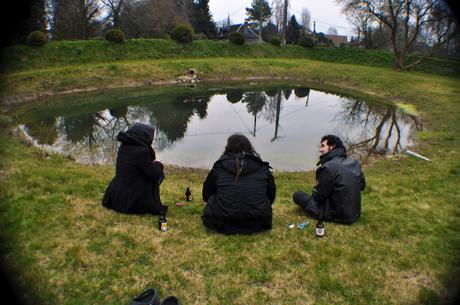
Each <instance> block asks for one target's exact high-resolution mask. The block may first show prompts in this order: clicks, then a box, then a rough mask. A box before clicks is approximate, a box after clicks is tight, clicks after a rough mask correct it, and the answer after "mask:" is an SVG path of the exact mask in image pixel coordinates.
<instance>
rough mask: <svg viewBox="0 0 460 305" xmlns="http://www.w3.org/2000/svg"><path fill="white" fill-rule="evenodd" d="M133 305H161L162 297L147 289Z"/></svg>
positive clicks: (135, 299) (153, 290) (134, 300)
mask: <svg viewBox="0 0 460 305" xmlns="http://www.w3.org/2000/svg"><path fill="white" fill-rule="evenodd" d="M161 304H163V303H161ZM131 305H160V295H159V294H158V292H157V291H156V290H155V289H147V290H146V291H144V292H143V293H141V294H140V295H139V296H137V297H135V298H134V299H133V301H132V302H131Z"/></svg>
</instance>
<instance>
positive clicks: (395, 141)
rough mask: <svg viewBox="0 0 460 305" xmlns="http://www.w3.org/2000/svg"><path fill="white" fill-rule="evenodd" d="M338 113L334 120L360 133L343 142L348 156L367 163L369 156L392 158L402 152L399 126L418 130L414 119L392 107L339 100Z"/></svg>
mask: <svg viewBox="0 0 460 305" xmlns="http://www.w3.org/2000/svg"><path fill="white" fill-rule="evenodd" d="M341 106H342V110H341V111H340V112H339V113H338V114H337V120H339V121H340V122H341V124H342V125H343V126H344V127H346V128H357V129H358V128H359V129H361V133H360V135H359V137H357V138H355V139H350V138H347V139H344V140H345V143H346V146H347V147H348V151H349V153H350V154H354V155H355V156H358V157H360V158H361V159H363V160H367V159H368V158H369V157H370V156H371V155H373V154H379V155H385V154H396V153H398V152H400V151H401V149H402V148H403V146H402V144H401V138H402V135H403V132H408V130H405V131H403V130H402V129H401V124H404V125H405V126H406V129H407V126H410V128H415V129H416V130H422V128H423V126H422V124H421V122H420V121H419V120H418V119H417V117H415V116H413V115H409V114H405V113H404V112H402V111H398V109H397V108H396V107H394V106H386V107H383V106H382V105H379V104H373V103H366V102H365V101H363V100H360V99H355V100H351V99H342V100H341Z"/></svg>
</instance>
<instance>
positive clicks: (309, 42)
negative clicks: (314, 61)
mask: <svg viewBox="0 0 460 305" xmlns="http://www.w3.org/2000/svg"><path fill="white" fill-rule="evenodd" d="M297 44H298V45H299V46H302V47H305V48H313V47H314V46H315V43H314V42H313V39H311V38H310V37H308V36H302V37H300V38H299V41H298V42H297Z"/></svg>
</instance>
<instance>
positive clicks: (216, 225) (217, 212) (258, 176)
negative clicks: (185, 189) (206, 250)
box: [202, 154, 276, 234]
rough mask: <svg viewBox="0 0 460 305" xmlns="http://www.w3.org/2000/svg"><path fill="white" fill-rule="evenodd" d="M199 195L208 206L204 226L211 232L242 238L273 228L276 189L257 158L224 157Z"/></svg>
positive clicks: (264, 164) (268, 171)
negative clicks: (242, 235) (273, 205)
mask: <svg viewBox="0 0 460 305" xmlns="http://www.w3.org/2000/svg"><path fill="white" fill-rule="evenodd" d="M237 172H239V175H238V177H237ZM202 195H203V200H204V201H206V202H207V204H206V207H205V209H204V212H203V216H202V219H203V223H204V224H205V225H206V226H207V227H209V228H211V229H214V230H217V231H218V232H220V233H224V234H245V233H254V232H259V231H263V230H268V229H271V227H272V206H271V205H272V204H273V202H274V200H275V197H276V186H275V181H274V178H273V175H272V173H271V171H270V166H269V164H268V162H264V161H262V160H261V159H260V158H259V157H258V156H254V155H245V154H241V155H238V156H231V155H225V154H224V155H223V156H222V157H221V158H220V159H219V160H218V161H216V162H215V163H214V166H213V168H212V169H211V171H210V172H209V174H208V176H207V178H206V181H205V182H204V184H203V192H202Z"/></svg>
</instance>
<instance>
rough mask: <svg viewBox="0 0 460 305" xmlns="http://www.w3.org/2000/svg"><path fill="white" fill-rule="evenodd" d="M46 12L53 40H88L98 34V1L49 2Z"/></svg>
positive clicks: (52, 0) (99, 9) (55, 0)
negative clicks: (47, 12)
mask: <svg viewBox="0 0 460 305" xmlns="http://www.w3.org/2000/svg"><path fill="white" fill-rule="evenodd" d="M48 11H49V14H50V16H51V18H50V26H51V32H52V34H53V38H55V39H88V38H90V37H93V36H96V35H97V34H98V30H99V27H100V24H101V20H100V13H101V6H100V3H99V0H49V1H48Z"/></svg>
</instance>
